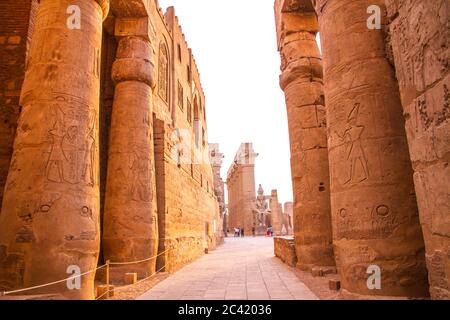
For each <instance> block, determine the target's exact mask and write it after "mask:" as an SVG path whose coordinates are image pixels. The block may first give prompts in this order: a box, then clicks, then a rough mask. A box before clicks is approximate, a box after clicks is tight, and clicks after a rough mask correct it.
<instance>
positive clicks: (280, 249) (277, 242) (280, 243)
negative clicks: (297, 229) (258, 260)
mask: <svg viewBox="0 0 450 320" xmlns="http://www.w3.org/2000/svg"><path fill="white" fill-rule="evenodd" d="M273 240H274V252H275V256H277V257H278V258H280V260H281V261H283V262H284V263H286V264H287V265H289V266H291V267H296V266H297V255H296V253H295V241H294V238H293V237H275V238H274V239H273Z"/></svg>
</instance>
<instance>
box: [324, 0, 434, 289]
mask: <svg viewBox="0 0 450 320" xmlns="http://www.w3.org/2000/svg"><path fill="white" fill-rule="evenodd" d="M371 5H378V6H379V7H380V8H382V10H383V9H384V1H382V0H359V1H354V0H328V1H327V0H319V1H316V11H317V13H318V16H319V24H320V35H321V41H322V49H323V59H324V67H325V68H324V73H325V96H326V101H327V123H328V132H329V135H328V142H329V143H328V147H329V161H330V173H331V208H332V219H333V238H334V240H333V244H334V248H335V254H336V262H337V266H338V269H339V273H340V276H341V281H342V287H343V289H344V290H346V291H350V292H352V293H357V294H370V295H386V296H411V297H420V296H426V295H427V294H428V289H427V273H426V268H425V261H424V244H423V237H422V232H421V228H420V224H419V217H418V211H417V205H416V198H415V193H414V186H413V181H412V169H411V163H410V160H409V154H408V146H407V142H406V135H405V129H404V121H403V117H402V108H401V103H400V97H399V92H398V85H397V82H396V79H395V77H394V73H393V70H392V68H391V66H390V64H389V62H388V60H387V58H386V54H385V42H384V34H383V32H382V30H370V29H369V28H368V27H367V23H366V21H367V18H369V15H368V14H367V8H368V7H369V6H371ZM372 265H373V266H378V267H379V268H380V270H381V274H380V276H381V289H373V288H369V286H368V284H367V279H368V277H369V274H367V272H368V268H369V266H372Z"/></svg>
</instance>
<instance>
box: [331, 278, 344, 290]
mask: <svg viewBox="0 0 450 320" xmlns="http://www.w3.org/2000/svg"><path fill="white" fill-rule="evenodd" d="M328 286H329V288H330V290H334V291H339V290H341V281H339V280H330V281H329V282H328Z"/></svg>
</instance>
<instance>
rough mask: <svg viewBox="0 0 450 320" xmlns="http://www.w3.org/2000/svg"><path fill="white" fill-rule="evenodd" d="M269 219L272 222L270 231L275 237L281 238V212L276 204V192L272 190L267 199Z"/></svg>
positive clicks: (278, 204)
mask: <svg viewBox="0 0 450 320" xmlns="http://www.w3.org/2000/svg"><path fill="white" fill-rule="evenodd" d="M269 208H270V212H271V213H270V217H271V220H272V230H273V234H274V235H275V236H281V228H282V225H283V217H282V214H283V212H282V210H281V208H280V203H279V202H278V191H277V190H272V192H271V195H270V199H269Z"/></svg>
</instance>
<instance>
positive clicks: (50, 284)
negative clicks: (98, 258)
mask: <svg viewBox="0 0 450 320" xmlns="http://www.w3.org/2000/svg"><path fill="white" fill-rule="evenodd" d="M106 266H107V265H106V264H105V265H103V266H100V267H98V268H95V269H93V270H90V271H86V272H85V273H82V274H79V275H76V276H70V277H68V278H66V279H63V280H59V281H54V282H50V283H46V284H41V285H39V286H34V287H30V288H24V289H19V290H14V291H5V292H2V293H1V294H0V295H1V296H6V295H10V294H14V293H19V292H25V291H31V290H35V289H40V288H44V287H49V286H53V285H55V284H58V283H63V282H67V281H68V280H73V279H77V278H81V277H83V276H85V275H88V274H90V273H92V272H95V271H97V270H100V269H102V268H104V267H106Z"/></svg>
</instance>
